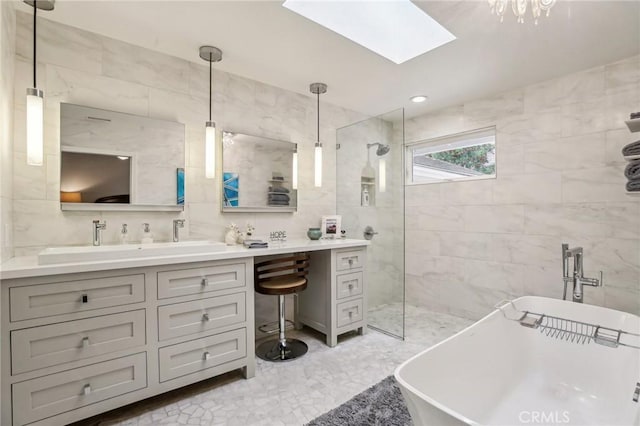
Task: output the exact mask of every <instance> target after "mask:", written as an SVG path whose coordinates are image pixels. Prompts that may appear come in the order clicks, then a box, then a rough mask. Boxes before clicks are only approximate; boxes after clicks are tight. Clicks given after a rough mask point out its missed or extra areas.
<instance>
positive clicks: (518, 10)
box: [489, 0, 556, 25]
mask: <svg viewBox="0 0 640 426" xmlns="http://www.w3.org/2000/svg"><path fill="white" fill-rule="evenodd" d="M509 1H511V9H512V10H513V14H514V15H516V18H517V21H518V22H519V23H521V24H522V23H524V15H525V13H526V12H527V7H528V6H529V4H531V14H532V15H533V21H534V23H535V24H536V25H538V18H539V17H540V15H541V13H542V12H547V16H549V12H550V11H551V8H552V7H553V5H554V4H556V0H489V6H490V7H491V13H493V14H496V15H498V16H499V17H500V22H502V21H503V20H504V13H505V12H506V10H507V7H508V4H509Z"/></svg>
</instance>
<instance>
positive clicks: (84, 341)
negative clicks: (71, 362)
mask: <svg viewBox="0 0 640 426" xmlns="http://www.w3.org/2000/svg"><path fill="white" fill-rule="evenodd" d="M89 345H90V343H89V336H86V337H83V338H82V347H83V348H88V347H89Z"/></svg>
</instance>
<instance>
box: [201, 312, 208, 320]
mask: <svg viewBox="0 0 640 426" xmlns="http://www.w3.org/2000/svg"><path fill="white" fill-rule="evenodd" d="M209 321H210V318H209V314H208V313H206V312H205V313H204V314H202V322H209Z"/></svg>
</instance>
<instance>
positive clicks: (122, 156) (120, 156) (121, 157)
mask: <svg viewBox="0 0 640 426" xmlns="http://www.w3.org/2000/svg"><path fill="white" fill-rule="evenodd" d="M128 159H129V157H126V156H124V155H118V160H128Z"/></svg>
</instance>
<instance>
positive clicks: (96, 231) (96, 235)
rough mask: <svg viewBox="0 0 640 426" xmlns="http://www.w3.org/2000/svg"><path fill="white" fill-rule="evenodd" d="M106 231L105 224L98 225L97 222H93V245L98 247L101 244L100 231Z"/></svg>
mask: <svg viewBox="0 0 640 426" xmlns="http://www.w3.org/2000/svg"><path fill="white" fill-rule="evenodd" d="M105 229H107V222H106V221H104V222H102V223H100V221H99V220H94V221H93V245H94V246H99V245H100V244H102V234H101V232H100V231H103V230H105Z"/></svg>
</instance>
